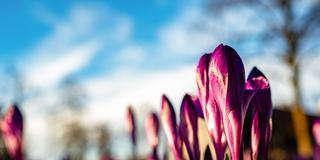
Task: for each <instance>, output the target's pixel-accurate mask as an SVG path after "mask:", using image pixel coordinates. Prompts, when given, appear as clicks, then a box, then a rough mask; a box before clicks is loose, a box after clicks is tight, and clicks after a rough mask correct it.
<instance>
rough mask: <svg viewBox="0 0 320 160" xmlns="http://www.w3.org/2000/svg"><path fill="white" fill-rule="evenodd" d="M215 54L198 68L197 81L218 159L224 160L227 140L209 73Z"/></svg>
mask: <svg viewBox="0 0 320 160" xmlns="http://www.w3.org/2000/svg"><path fill="white" fill-rule="evenodd" d="M212 55H213V53H210V54H204V55H203V56H202V57H201V58H200V60H199V62H198V66H197V73H196V80H197V86H198V94H199V100H200V103H201V106H202V111H203V114H204V119H205V122H206V124H207V127H208V130H209V134H210V137H211V140H212V143H213V146H214V149H215V152H216V159H217V160H223V159H224V154H225V149H226V145H227V144H226V143H227V142H226V138H225V135H224V130H223V123H222V122H223V121H222V115H221V111H220V110H219V108H218V105H217V102H216V100H215V99H214V97H213V96H214V95H213V94H212V90H211V86H210V83H209V82H210V79H211V77H210V76H209V71H210V67H209V64H210V60H211V57H212Z"/></svg>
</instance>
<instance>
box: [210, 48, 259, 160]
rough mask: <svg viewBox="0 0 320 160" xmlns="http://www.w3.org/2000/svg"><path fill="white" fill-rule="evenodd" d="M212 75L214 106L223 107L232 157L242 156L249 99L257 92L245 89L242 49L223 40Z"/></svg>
mask: <svg viewBox="0 0 320 160" xmlns="http://www.w3.org/2000/svg"><path fill="white" fill-rule="evenodd" d="M208 76H209V84H210V87H209V88H210V90H209V93H210V98H212V100H210V101H212V105H216V106H218V107H212V108H214V109H215V110H214V111H213V112H218V111H217V109H216V108H219V110H220V113H221V114H222V119H223V125H224V131H225V135H226V138H227V141H228V145H229V148H230V152H231V158H232V159H233V160H239V159H242V158H243V155H242V154H243V152H242V149H243V148H242V131H243V124H244V119H245V115H246V111H247V108H248V103H249V101H250V99H251V97H252V96H253V95H254V92H252V91H248V92H246V91H245V71H244V66H243V63H242V60H241V58H240V56H239V55H238V53H237V52H236V51H235V50H234V49H233V48H231V47H229V46H227V45H223V44H220V45H219V46H218V47H217V48H216V49H215V50H214V52H213V53H212V56H211V59H210V63H209V69H208ZM218 113H219V112H218ZM208 114H210V113H208ZM212 114H216V113H212ZM209 123H210V121H209ZM208 128H210V125H208ZM209 130H210V129H209Z"/></svg>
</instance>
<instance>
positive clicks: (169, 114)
mask: <svg viewBox="0 0 320 160" xmlns="http://www.w3.org/2000/svg"><path fill="white" fill-rule="evenodd" d="M161 103H162V104H161V122H162V126H163V130H164V132H165V134H166V136H167V140H168V143H169V146H170V148H171V149H172V151H173V153H174V155H175V158H176V159H182V149H181V141H180V139H179V135H178V132H177V122H176V114H175V112H174V109H173V106H172V104H171V103H170V101H169V99H168V98H167V97H166V96H165V95H163V96H162V102H161Z"/></svg>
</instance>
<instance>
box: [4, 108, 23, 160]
mask: <svg viewBox="0 0 320 160" xmlns="http://www.w3.org/2000/svg"><path fill="white" fill-rule="evenodd" d="M1 131H2V138H3V140H4V144H5V146H6V148H7V151H8V153H9V156H10V157H11V159H15V160H23V159H24V158H23V116H22V114H21V112H20V110H19V108H18V106H17V105H15V104H13V105H12V106H10V107H9V109H8V111H7V112H6V113H5V115H4V118H3V120H2V121H1Z"/></svg>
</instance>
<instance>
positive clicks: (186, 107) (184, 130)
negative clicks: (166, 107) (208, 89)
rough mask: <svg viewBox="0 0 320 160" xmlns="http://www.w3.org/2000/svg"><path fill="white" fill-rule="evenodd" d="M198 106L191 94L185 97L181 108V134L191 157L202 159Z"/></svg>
mask: <svg viewBox="0 0 320 160" xmlns="http://www.w3.org/2000/svg"><path fill="white" fill-rule="evenodd" d="M195 109H196V107H195V106H194V103H193V101H192V98H191V96H190V95H188V94H186V95H185V96H184V97H183V100H182V104H181V108H180V126H179V129H180V136H181V139H182V141H183V142H184V143H185V145H186V148H187V151H188V154H189V157H190V159H200V151H199V146H198V145H199V143H198V119H197V112H196V110H195Z"/></svg>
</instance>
